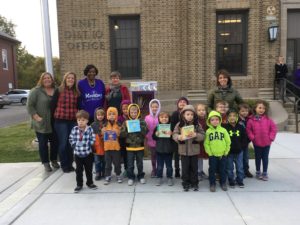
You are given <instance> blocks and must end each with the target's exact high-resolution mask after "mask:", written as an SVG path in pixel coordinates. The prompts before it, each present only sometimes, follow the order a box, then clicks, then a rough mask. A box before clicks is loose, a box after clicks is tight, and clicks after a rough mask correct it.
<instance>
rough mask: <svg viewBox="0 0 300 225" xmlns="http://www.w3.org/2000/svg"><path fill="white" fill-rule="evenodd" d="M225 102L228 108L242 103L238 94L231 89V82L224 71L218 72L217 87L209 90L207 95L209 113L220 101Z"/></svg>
mask: <svg viewBox="0 0 300 225" xmlns="http://www.w3.org/2000/svg"><path fill="white" fill-rule="evenodd" d="M220 100H223V101H226V102H228V104H229V108H230V109H231V108H236V107H235V104H237V105H239V104H241V103H242V102H243V99H242V97H241V96H240V94H239V92H238V91H237V90H235V89H234V88H232V81H231V78H230V76H229V73H228V72H227V71H226V70H219V71H218V73H217V87H216V88H214V89H212V90H210V92H209V94H208V99H207V102H208V108H209V111H211V110H212V109H214V108H215V104H216V103H217V102H218V101H220Z"/></svg>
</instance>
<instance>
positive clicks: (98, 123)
mask: <svg viewBox="0 0 300 225" xmlns="http://www.w3.org/2000/svg"><path fill="white" fill-rule="evenodd" d="M105 123H106V119H105V111H104V109H103V108H101V107H99V108H96V110H95V116H94V122H93V123H92V124H91V127H92V128H93V131H94V133H95V135H96V141H95V144H94V151H95V154H94V162H95V171H96V177H95V180H100V179H101V178H103V177H104V170H105V160H104V143H103V136H102V134H101V129H102V128H103V125H104V124H105Z"/></svg>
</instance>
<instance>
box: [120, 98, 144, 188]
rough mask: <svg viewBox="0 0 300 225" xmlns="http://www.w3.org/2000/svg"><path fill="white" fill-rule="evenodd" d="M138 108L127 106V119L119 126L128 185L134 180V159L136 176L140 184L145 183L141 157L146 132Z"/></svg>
mask: <svg viewBox="0 0 300 225" xmlns="http://www.w3.org/2000/svg"><path fill="white" fill-rule="evenodd" d="M140 113H141V112H140V108H139V106H138V105H137V104H130V105H129V106H128V120H126V122H125V123H123V125H122V127H121V134H120V136H121V137H123V138H125V139H126V150H127V166H128V168H127V177H128V185H129V186H132V185H133V183H134V180H135V174H134V161H135V159H136V165H137V169H138V174H137V178H138V180H139V181H140V183H141V184H145V183H146V180H145V178H144V176H145V173H144V171H143V157H144V150H145V147H144V141H145V136H146V134H147V132H148V129H147V125H146V123H145V121H143V120H140V119H139V116H140Z"/></svg>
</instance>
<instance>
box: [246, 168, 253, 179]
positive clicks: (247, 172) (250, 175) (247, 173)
mask: <svg viewBox="0 0 300 225" xmlns="http://www.w3.org/2000/svg"><path fill="white" fill-rule="evenodd" d="M245 176H246V177H248V178H252V177H253V175H252V173H250V171H249V170H247V171H246V172H245Z"/></svg>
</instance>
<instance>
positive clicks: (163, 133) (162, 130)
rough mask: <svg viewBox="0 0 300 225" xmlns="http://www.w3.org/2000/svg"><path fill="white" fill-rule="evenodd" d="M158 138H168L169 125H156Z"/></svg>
mask: <svg viewBox="0 0 300 225" xmlns="http://www.w3.org/2000/svg"><path fill="white" fill-rule="evenodd" d="M157 131H158V133H159V134H158V137H160V138H169V137H170V136H171V135H170V134H168V133H169V132H170V131H171V124H158V127H157Z"/></svg>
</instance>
